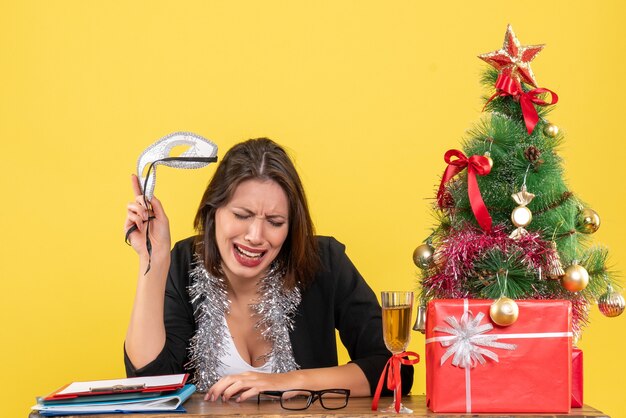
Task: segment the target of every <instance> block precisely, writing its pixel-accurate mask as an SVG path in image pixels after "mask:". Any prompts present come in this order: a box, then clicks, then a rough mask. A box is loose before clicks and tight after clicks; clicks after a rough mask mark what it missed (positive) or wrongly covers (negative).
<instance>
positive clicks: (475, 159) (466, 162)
mask: <svg viewBox="0 0 626 418" xmlns="http://www.w3.org/2000/svg"><path fill="white" fill-rule="evenodd" d="M452 157H456V159H455V160H453V159H452ZM444 160H445V161H446V163H447V164H448V167H446V171H444V172H443V177H442V178H441V184H440V185H439V192H437V203H438V204H439V207H440V208H442V207H443V195H444V192H445V184H446V183H447V182H448V181H449V180H450V179H451V178H452V177H454V176H456V175H457V174H458V173H460V172H461V171H462V170H463V169H464V168H465V167H467V195H468V196H469V200H470V206H471V207H472V212H474V216H475V217H476V220H477V221H478V225H480V227H481V228H482V229H483V230H485V231H487V232H490V231H491V215H489V211H488V210H487V206H485V202H484V201H483V197H482V195H481V194H480V188H479V187H478V181H477V180H476V174H478V175H479V176H485V175H487V174H489V172H491V166H490V165H489V160H488V159H487V157H485V156H482V155H472V156H471V157H470V158H467V157H466V156H465V154H463V153H462V152H461V151H459V150H456V149H451V150H448V151H447V152H446V154H445V155H444Z"/></svg>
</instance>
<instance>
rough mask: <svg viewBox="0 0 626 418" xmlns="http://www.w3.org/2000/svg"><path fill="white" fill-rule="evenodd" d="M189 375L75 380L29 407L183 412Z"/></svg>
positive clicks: (49, 411)
mask: <svg viewBox="0 0 626 418" xmlns="http://www.w3.org/2000/svg"><path fill="white" fill-rule="evenodd" d="M187 377H188V375H186V374H181V375H171V376H149V377H134V378H128V379H115V380H96V381H90V382H74V383H71V384H69V385H66V386H64V387H62V388H60V389H58V390H56V391H54V392H53V393H51V394H50V395H48V396H45V397H43V398H39V399H38V400H37V405H35V406H33V407H32V409H34V410H37V411H38V412H39V414H40V415H43V416H56V415H79V414H99V413H109V414H110V413H125V412H165V411H169V412H184V411H185V410H184V409H183V408H182V406H181V405H182V404H183V402H185V400H187V398H189V397H190V396H191V395H192V394H193V393H194V392H195V391H196V387H195V386H194V385H191V384H185V383H186V381H187Z"/></svg>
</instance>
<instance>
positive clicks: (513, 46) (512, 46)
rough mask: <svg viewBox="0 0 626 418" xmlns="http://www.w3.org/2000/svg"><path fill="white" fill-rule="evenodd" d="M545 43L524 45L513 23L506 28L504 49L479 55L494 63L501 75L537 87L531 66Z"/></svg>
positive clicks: (482, 58)
mask: <svg viewBox="0 0 626 418" xmlns="http://www.w3.org/2000/svg"><path fill="white" fill-rule="evenodd" d="M544 46H545V45H543V44H542V45H524V46H522V45H521V44H520V42H519V40H518V39H517V36H515V32H513V28H512V27H511V25H508V26H507V28H506V34H505V35H504V44H503V45H502V49H499V50H497V51H493V52H489V53H487V54H482V55H479V56H478V58H480V59H481V60H483V61H485V62H486V63H488V64H489V65H492V66H493V67H494V68H495V69H496V70H498V71H499V72H500V74H501V75H508V76H509V77H511V78H512V79H514V80H516V81H518V82H521V81H523V82H524V83H526V84H530V85H531V86H533V87H537V82H536V81H535V75H534V74H533V70H532V69H531V68H530V62H531V61H532V60H533V59H534V58H535V56H536V55H537V54H538V53H539V52H540V51H541V50H542V49H543V48H544Z"/></svg>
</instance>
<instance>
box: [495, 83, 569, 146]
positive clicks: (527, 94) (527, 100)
mask: <svg viewBox="0 0 626 418" xmlns="http://www.w3.org/2000/svg"><path fill="white" fill-rule="evenodd" d="M495 87H496V90H497V92H496V94H494V95H493V96H491V97H490V98H489V100H487V103H486V104H485V106H487V104H489V102H490V101H492V100H493V99H495V98H496V97H501V96H512V97H513V98H515V99H517V100H519V104H520V107H521V108H522V115H523V116H524V123H525V124H526V130H527V131H528V135H530V134H532V133H533V130H534V129H535V126H536V125H537V122H539V114H538V113H537V109H535V106H533V104H536V105H539V106H548V105H553V104H556V103H557V102H558V101H559V96H557V94H556V93H555V92H553V91H552V90H549V89H544V88H537V89H533V90H530V91H524V90H523V89H522V86H521V84H520V83H519V81H517V80H514V79H512V78H511V77H510V76H508V75H507V74H503V73H500V75H499V76H498V79H497V80H496V85H495ZM543 93H550V95H551V97H552V100H551V101H550V102H546V101H544V100H542V99H541V98H539V97H538V96H539V95H540V94H543Z"/></svg>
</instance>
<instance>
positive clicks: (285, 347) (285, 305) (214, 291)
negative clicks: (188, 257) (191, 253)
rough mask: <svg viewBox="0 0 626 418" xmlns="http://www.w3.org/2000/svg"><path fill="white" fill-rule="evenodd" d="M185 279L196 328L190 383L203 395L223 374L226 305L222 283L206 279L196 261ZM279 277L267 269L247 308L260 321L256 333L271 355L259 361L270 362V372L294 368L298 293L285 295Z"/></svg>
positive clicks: (226, 296)
mask: <svg viewBox="0 0 626 418" xmlns="http://www.w3.org/2000/svg"><path fill="white" fill-rule="evenodd" d="M189 274H190V276H191V279H192V284H191V286H189V289H188V290H189V295H190V297H191V304H192V306H193V308H194V316H195V318H196V324H197V327H198V328H197V330H196V333H195V334H194V336H193V337H192V339H191V344H190V347H189V364H188V365H187V366H188V367H191V368H193V369H195V375H194V377H193V381H194V383H195V384H196V386H197V388H198V390H199V391H206V390H207V389H209V388H210V387H211V386H212V385H213V384H214V383H215V382H217V381H218V380H219V379H220V378H221V377H222V376H220V375H219V373H218V371H219V370H223V369H224V364H223V363H222V361H221V359H222V358H224V356H225V354H226V353H225V349H226V348H225V347H226V345H225V342H224V338H225V336H226V335H228V332H229V331H228V329H227V325H226V321H225V320H224V318H225V317H226V314H228V312H229V307H230V301H229V300H228V293H227V290H226V281H225V279H223V278H218V277H213V276H212V275H210V274H209V273H208V272H207V271H206V269H205V268H204V265H203V264H202V262H201V261H199V260H196V263H195V267H193V268H192V270H191V271H190V273H189ZM283 276H284V272H283V271H278V270H277V269H276V268H274V267H272V268H271V269H270V271H269V272H268V274H267V276H265V277H264V278H263V279H262V280H261V282H260V283H259V288H258V291H257V292H258V295H259V297H258V300H257V302H256V303H254V304H253V305H251V306H250V308H251V311H252V312H253V313H254V315H255V316H258V317H259V320H258V321H257V323H256V324H255V329H258V330H260V332H261V335H262V336H263V338H264V339H265V340H267V341H270V342H271V343H272V349H271V351H270V352H269V353H267V354H265V355H264V356H263V358H264V359H265V360H266V361H271V362H272V373H284V372H288V371H290V370H295V369H297V368H299V366H298V364H297V363H296V361H295V359H294V358H293V351H292V348H291V341H290V340H289V332H290V331H291V330H293V325H294V324H293V316H294V314H295V312H296V309H297V308H298V305H299V304H300V300H301V295H300V289H298V287H295V288H294V289H292V290H286V289H285V288H284V286H283Z"/></svg>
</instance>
